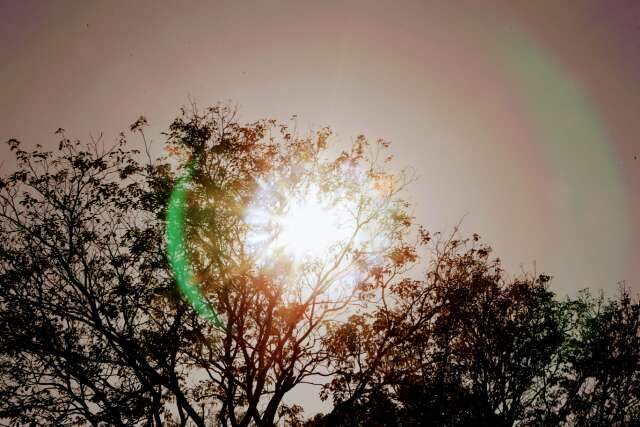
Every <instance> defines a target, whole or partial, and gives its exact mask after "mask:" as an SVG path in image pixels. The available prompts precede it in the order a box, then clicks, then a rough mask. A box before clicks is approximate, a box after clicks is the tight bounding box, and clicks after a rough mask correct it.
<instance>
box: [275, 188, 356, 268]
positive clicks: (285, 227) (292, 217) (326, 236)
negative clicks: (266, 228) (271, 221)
mask: <svg viewBox="0 0 640 427" xmlns="http://www.w3.org/2000/svg"><path fill="white" fill-rule="evenodd" d="M318 199H319V197H317V195H311V197H307V198H305V199H304V200H298V199H293V200H290V201H289V207H288V209H287V211H286V212H285V214H284V215H282V216H280V217H278V218H277V219H276V221H277V222H278V226H279V228H280V234H279V236H278V238H277V239H276V247H278V246H279V247H282V248H283V249H284V250H285V252H288V253H291V254H292V255H294V256H296V257H307V256H309V257H318V256H321V255H323V254H325V253H327V252H328V251H329V250H330V249H331V247H332V246H333V245H335V244H336V243H338V242H341V241H342V242H344V241H345V240H346V239H348V237H349V236H348V230H347V229H346V227H345V226H344V224H343V223H342V222H343V221H341V218H340V215H339V214H340V209H338V208H337V207H328V206H323V204H322V203H321V201H320V200H318Z"/></svg>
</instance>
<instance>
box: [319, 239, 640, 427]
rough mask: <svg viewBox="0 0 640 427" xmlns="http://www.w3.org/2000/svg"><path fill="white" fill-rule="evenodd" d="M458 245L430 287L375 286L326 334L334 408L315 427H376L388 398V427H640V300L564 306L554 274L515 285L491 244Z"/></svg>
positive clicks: (442, 244)
mask: <svg viewBox="0 0 640 427" xmlns="http://www.w3.org/2000/svg"><path fill="white" fill-rule="evenodd" d="M455 237H456V235H455V234H454V236H453V237H452V238H450V239H446V240H444V239H438V241H437V242H436V243H435V244H434V245H433V247H432V249H433V253H434V257H433V260H432V262H431V264H430V266H429V268H428V269H427V273H426V275H425V277H424V279H422V280H408V279H407V278H400V279H399V280H396V279H394V277H393V272H392V270H391V269H387V270H385V271H383V272H382V274H381V276H380V277H379V279H378V280H377V281H376V282H374V283H369V284H364V286H363V287H362V288H361V290H362V291H363V292H364V293H365V297H366V298H367V299H368V301H369V302H370V303H371V306H372V307H373V309H367V310H363V312H362V313H359V314H356V315H353V316H351V318H350V319H349V321H348V322H346V323H345V324H344V325H341V326H340V327H338V328H335V329H333V330H332V331H331V332H332V333H331V334H330V335H329V336H327V338H326V340H327V341H328V346H329V348H331V349H332V350H333V351H332V358H331V363H332V364H333V365H334V366H336V367H337V369H336V375H335V376H334V378H333V380H332V382H331V383H329V384H328V385H326V386H325V390H324V393H325V397H327V396H329V395H331V396H332V397H333V400H334V404H335V407H334V410H333V411H332V412H331V413H330V414H328V415H326V416H324V417H317V418H316V419H314V420H313V421H310V422H309V425H370V424H371V421H370V417H371V415H370V414H371V411H372V410H373V411H375V410H376V409H378V408H379V405H380V402H392V405H388V404H386V407H387V409H386V412H385V415H384V416H383V417H377V419H378V420H380V419H383V420H389V421H385V423H386V424H388V425H391V424H393V425H492V426H493V425H509V426H511V425H520V424H525V425H528V424H531V425H558V424H562V425H635V423H636V422H638V420H639V419H640V418H639V416H638V396H640V394H639V393H638V386H637V384H638V372H639V368H640V357H639V353H638V348H639V347H638V345H637V344H638V339H640V338H639V337H640V328H639V323H638V322H639V321H640V316H639V314H640V312H639V311H638V310H640V304H639V303H638V302H633V301H632V300H631V297H630V296H629V294H628V292H627V291H623V292H622V293H621V295H620V297H619V298H618V299H614V300H609V301H605V300H604V299H603V298H599V299H594V298H593V297H591V296H590V295H589V294H588V293H587V292H584V293H583V294H582V296H581V297H580V298H579V299H577V300H566V301H558V300H557V299H556V298H555V297H554V294H553V293H552V292H551V291H550V290H549V289H548V283H549V281H550V277H549V276H546V275H539V276H538V277H535V278H534V277H523V278H517V279H511V280H507V279H505V278H504V275H503V271H502V269H501V268H500V262H499V260H497V259H495V260H491V259H490V253H491V250H490V248H489V247H487V246H484V245H481V244H480V243H479V236H477V235H474V236H473V238H472V239H467V240H458V239H456V238H455ZM429 240H430V236H429V235H428V234H423V243H429ZM381 396H382V397H381ZM385 423H383V424H385Z"/></svg>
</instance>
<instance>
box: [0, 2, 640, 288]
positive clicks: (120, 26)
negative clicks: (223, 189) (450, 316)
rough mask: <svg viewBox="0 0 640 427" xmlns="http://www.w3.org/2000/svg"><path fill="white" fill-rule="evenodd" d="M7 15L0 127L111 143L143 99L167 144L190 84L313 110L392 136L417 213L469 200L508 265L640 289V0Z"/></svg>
mask: <svg viewBox="0 0 640 427" xmlns="http://www.w3.org/2000/svg"><path fill="white" fill-rule="evenodd" d="M0 19H1V20H2V25H0V40H1V41H2V42H1V43H0V59H1V62H0V64H1V65H0V94H2V95H1V97H0V139H8V138H10V137H16V138H19V139H21V140H22V141H23V142H24V143H25V145H26V146H33V145H34V144H35V143H41V144H42V145H44V146H45V147H51V148H53V147H54V146H55V145H56V144H57V142H56V137H55V135H54V134H53V132H54V131H55V130H56V129H57V128H58V127H63V128H65V129H67V131H68V134H69V135H72V136H74V137H77V138H80V139H85V140H88V139H89V137H90V135H94V136H97V135H99V134H100V133H101V132H103V133H104V137H105V139H106V140H107V141H111V140H115V137H116V136H117V134H118V132H120V131H122V130H126V129H127V128H128V125H129V124H130V123H132V122H133V121H135V120H136V118H137V117H138V116H139V115H141V114H144V115H146V116H147V117H148V119H149V121H150V123H151V126H152V127H151V130H150V133H151V134H152V135H154V140H155V141H156V143H157V147H158V153H160V150H161V147H162V137H161V136H160V132H161V131H163V130H165V129H166V127H167V126H168V124H169V122H170V120H171V119H172V118H173V117H175V115H176V114H177V112H178V108H179V107H180V106H181V105H185V104H187V103H188V102H189V97H192V98H193V99H195V100H196V101H197V102H198V103H199V104H200V105H206V104H213V103H216V102H217V101H225V100H231V101H232V102H234V103H237V104H238V106H239V107H240V112H241V117H242V118H243V119H246V120H247V121H250V120H255V119H258V118H264V117H274V118H278V119H282V120H288V119H289V117H291V116H292V115H293V114H297V115H298V117H299V119H298V128H303V129H304V128H310V127H315V128H318V127H320V126H323V125H331V126H332V127H333V128H334V129H335V130H336V131H337V133H338V139H343V140H349V139H351V138H353V137H354V136H355V135H357V134H358V133H365V134H366V135H368V136H370V137H372V138H378V137H382V138H385V139H388V140H391V141H392V144H393V145H392V147H393V152H394V153H395V155H396V162H395V164H396V165H398V166H405V165H406V166H411V167H413V168H414V169H415V170H416V172H417V173H418V175H419V176H420V180H419V181H418V182H417V183H416V184H415V185H413V186H412V188H411V193H410V198H411V199H412V200H414V202H415V206H416V208H415V215H416V217H417V220H418V221H419V222H421V223H423V224H425V225H426V226H427V227H428V228H429V229H431V230H441V231H444V232H449V231H450V230H451V229H452V227H453V226H454V225H455V224H456V223H458V221H459V220H460V219H461V218H462V217H463V216H464V215H466V217H465V219H464V222H463V232H465V233H468V234H470V233H472V232H476V231H477V232H479V233H480V234H481V235H482V236H483V237H484V238H485V239H486V240H487V241H488V242H489V243H491V244H492V245H493V247H494V249H495V251H496V254H497V255H498V256H500V257H501V258H502V259H503V260H504V262H505V264H506V267H507V268H508V269H509V270H510V271H512V272H515V273H517V272H518V271H519V270H520V266H523V268H524V269H527V270H531V269H532V266H533V263H534V262H535V263H536V268H537V270H538V271H539V272H540V271H544V272H547V273H549V274H551V275H553V276H554V277H555V280H554V282H553V286H554V289H555V290H556V291H558V292H559V293H560V294H564V293H571V294H573V293H574V292H576V291H577V290H578V289H582V288H585V287H590V288H594V289H597V288H602V289H604V290H605V291H606V292H607V293H613V292H614V291H615V290H616V287H617V282H618V281H620V280H623V279H626V280H627V283H628V285H629V286H631V287H632V288H633V289H634V290H636V291H640V281H639V278H640V221H639V220H638V218H639V217H640V197H639V194H640V160H634V156H638V157H639V158H640V142H639V137H640V115H639V113H640V82H639V77H640V2H637V1H633V0H601V1H590V0H583V1H571V2H569V1H557V0H552V1H539V0H538V1H535V2H531V1H499V2H498V1H466V2H465V1H457V2H450V1H440V2H435V1H415V2H403V1H393V2H391V1H389V2H374V1H360V2H356V1H345V2H338V1H314V2H312V1H305V2H300V1H286V2H285V1H269V2H267V1H246V2H242V1H238V0H234V1H222V2H220V1H202V2H195V1H187V2H178V1H175V2H166V1H159V0H155V1H135V2H124V1H109V2H107V1H93V2H81V1H55V2H53V1H52V2H42V1H19V2H18V1H6V0H1V1H0ZM0 155H1V156H3V157H6V156H7V150H6V149H5V148H2V149H1V151H0ZM10 167H11V163H10V160H9V161H6V162H5V165H4V171H5V172H6V171H7V170H8V169H10Z"/></svg>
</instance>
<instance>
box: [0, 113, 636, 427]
mask: <svg viewBox="0 0 640 427" xmlns="http://www.w3.org/2000/svg"><path fill="white" fill-rule="evenodd" d="M145 126H146V120H145V119H144V118H143V117H141V118H140V119H139V120H137V121H136V122H135V123H134V124H133V125H132V126H131V131H132V132H134V133H135V134H138V135H140V136H141V137H142V138H141V140H142V142H144V148H145V151H146V153H147V156H146V158H145V157H144V156H143V155H142V154H141V153H140V151H138V150H135V149H130V148H128V147H129V146H130V145H129V144H130V143H128V142H127V140H126V138H125V136H124V135H121V136H120V137H119V138H118V140H117V141H116V143H115V145H113V146H112V147H110V148H105V147H104V143H103V141H102V140H98V141H93V142H92V143H91V144H88V145H86V146H85V145H82V144H81V143H80V142H78V141H71V140H69V139H68V138H66V136H65V133H64V131H63V130H62V129H60V130H59V131H58V132H57V133H58V135H59V137H60V139H61V140H60V144H59V147H58V150H57V151H44V150H43V149H42V147H40V146H38V147H36V149H35V150H33V151H26V150H24V149H23V148H22V147H21V145H20V143H19V142H18V141H16V140H11V141H9V147H10V149H11V150H12V151H13V152H14V154H15V156H16V160H17V168H16V170H15V172H13V173H11V174H10V175H8V176H6V177H3V178H2V179H0V233H1V236H2V240H3V244H2V245H1V246H0V285H1V286H0V419H2V420H3V421H8V422H9V423H13V424H34V425H36V424H46V425H72V424H89V425H96V426H98V425H182V426H184V425H197V426H206V425H223V426H229V425H231V426H234V427H235V426H249V425H257V426H272V425H274V424H276V423H285V424H286V425H292V426H301V425H307V426H316V427H317V426H340V425H344V426H346V425H349V426H352V425H366V426H383V425H422V424H425V423H429V424H433V425H505V426H507V425H618V426H623V425H637V424H638V420H639V419H640V302H638V301H637V300H635V299H633V298H632V297H631V296H630V295H629V293H628V291H627V290H625V289H623V290H622V292H621V294H620V296H619V297H618V298H615V299H609V300H605V299H604V297H599V298H595V297H592V296H591V295H590V294H588V293H587V292H585V293H583V294H581V296H580V297H578V298H574V299H568V298H567V299H565V300H561V299H558V298H557V297H556V296H555V295H554V293H553V292H552V291H551V288H550V281H551V278H550V277H549V276H547V275H537V274H534V275H526V274H525V275H522V276H518V277H515V278H511V277H508V276H507V275H505V274H504V272H503V270H502V268H501V264H500V261H499V259H496V258H492V255H491V248H490V247H489V246H487V245H486V244H484V243H482V242H481V241H480V237H479V236H478V235H476V234H474V235H472V237H470V238H468V239H462V238H460V237H459V234H458V231H457V229H456V230H455V231H454V233H453V234H452V235H451V237H449V238H446V239H445V238H443V237H442V235H440V234H437V233H436V234H433V235H432V234H431V233H429V232H428V231H427V230H426V229H424V228H422V227H415V226H414V225H413V218H411V216H410V214H409V209H410V206H409V204H408V203H407V202H406V201H404V200H403V199H402V197H401V196H402V192H403V189H404V188H405V186H406V184H407V183H408V182H409V180H410V179H411V176H409V175H408V174H406V173H403V172H400V173H397V174H392V173H390V172H389V165H388V159H389V157H388V155H387V149H388V143H387V142H385V141H382V140H378V141H375V142H370V141H368V140H367V139H366V138H365V137H364V136H358V137H357V138H356V139H355V141H354V142H353V144H352V146H351V147H349V149H347V150H346V151H344V152H340V153H339V154H336V155H330V153H331V152H332V150H331V149H330V147H329V143H330V142H331V131H330V130H329V129H328V128H323V129H321V130H319V131H318V132H316V133H312V134H309V135H307V136H300V135H296V134H295V133H294V132H292V131H290V129H289V128H288V127H287V126H286V125H285V124H282V123H278V122H276V121H273V120H261V121H256V122H253V123H248V124H241V123H240V122H239V120H238V118H237V116H236V113H235V111H234V110H233V109H230V108H227V107H224V106H216V107H212V108H208V109H206V110H202V111H201V110H198V109H197V108H195V106H194V107H192V108H191V109H190V110H182V111H181V114H180V115H179V116H178V117H177V118H176V119H175V120H174V121H173V122H172V123H171V125H170V126H169V129H168V131H167V133H166V134H165V136H166V151H167V153H168V157H165V158H160V159H156V160H153V159H152V158H151V156H150V155H149V147H148V145H147V141H146V137H145V134H144V129H145ZM309 218H312V219H313V220H312V221H311V225H310V222H309ZM418 269H424V271H423V273H420V274H419V273H417V271H418ZM303 383H310V384H318V385H321V386H322V388H321V389H320V390H321V392H320V397H321V398H323V399H329V398H330V399H332V401H333V403H334V408H333V409H332V411H330V413H329V414H326V415H321V414H318V415H316V416H315V417H312V418H310V419H308V420H306V421H304V419H303V414H302V412H303V411H302V408H301V407H300V406H298V405H295V404H291V405H288V404H284V398H285V396H287V395H288V394H289V395H290V394H291V391H292V390H294V389H295V387H296V386H297V385H299V384H303Z"/></svg>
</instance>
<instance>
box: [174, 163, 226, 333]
mask: <svg viewBox="0 0 640 427" xmlns="http://www.w3.org/2000/svg"><path fill="white" fill-rule="evenodd" d="M193 171H194V166H193V162H190V163H189V164H188V165H187V167H186V169H185V172H184V173H183V175H182V176H180V177H179V178H178V180H177V182H176V184H175V185H174V187H173V189H172V191H171V195H170V197H169V204H168V206H167V217H166V220H167V221H166V233H165V239H166V243H167V256H168V258H169V265H170V266H171V270H172V271H173V274H174V276H175V280H176V283H177V284H178V288H179V289H180V292H181V293H182V295H183V296H184V298H185V299H186V300H187V301H188V302H189V304H191V306H192V307H193V309H194V310H195V311H196V312H197V313H198V315H200V316H201V317H202V318H204V319H206V320H208V321H209V322H211V323H212V324H213V325H214V326H216V327H218V328H221V327H222V322H221V321H220V319H219V317H218V313H217V312H216V310H215V308H213V306H212V305H211V304H210V303H209V302H208V301H207V300H206V299H205V298H204V296H203V295H202V291H201V290H200V285H199V284H198V283H197V282H196V281H195V280H194V277H193V274H192V272H191V265H190V263H189V254H188V251H187V245H186V238H185V236H186V233H185V214H186V210H187V209H186V205H187V195H188V194H189V188H188V187H189V183H190V182H191V178H192V177H193Z"/></svg>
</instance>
